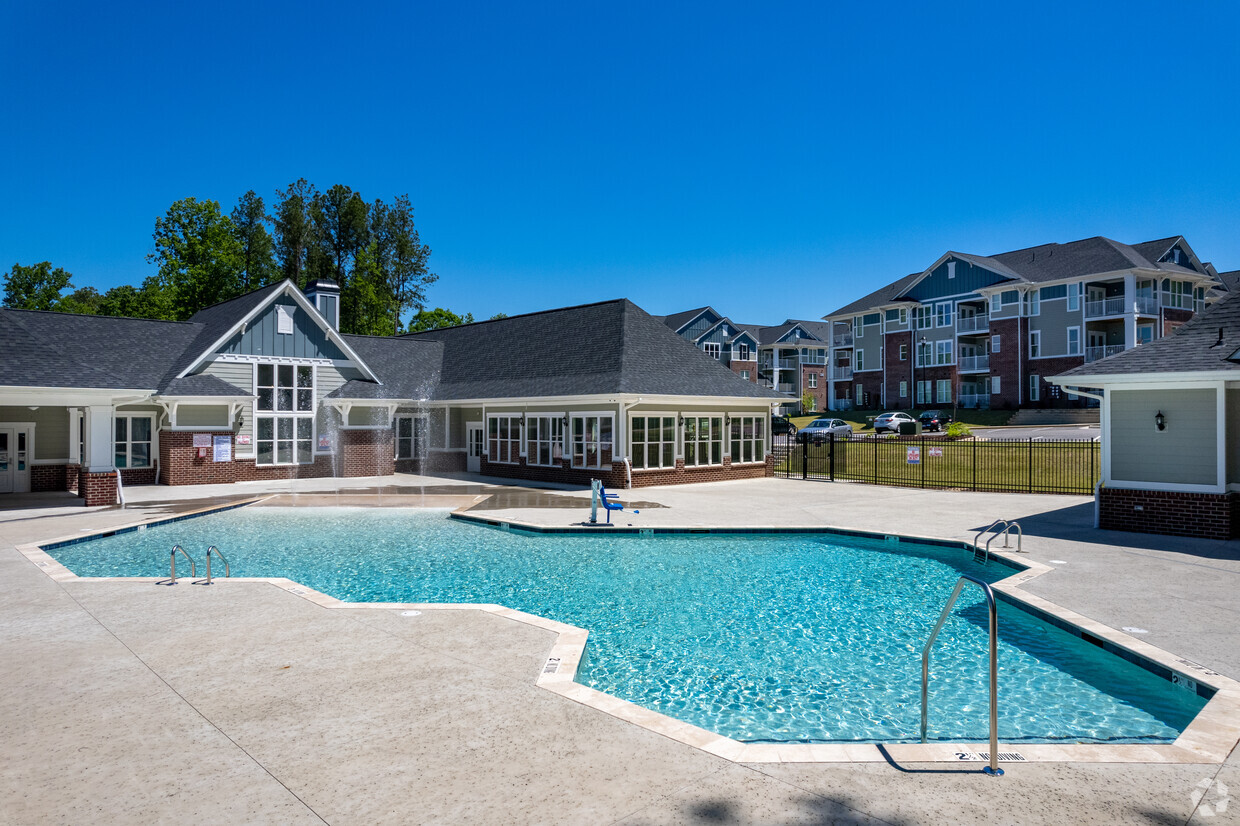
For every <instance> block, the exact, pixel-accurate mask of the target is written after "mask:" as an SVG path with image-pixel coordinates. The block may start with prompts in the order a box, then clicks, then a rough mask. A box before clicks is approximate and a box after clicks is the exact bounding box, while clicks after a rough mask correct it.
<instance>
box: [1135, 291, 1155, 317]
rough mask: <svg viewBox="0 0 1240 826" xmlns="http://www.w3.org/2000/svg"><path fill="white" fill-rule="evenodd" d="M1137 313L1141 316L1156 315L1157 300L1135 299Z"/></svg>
mask: <svg viewBox="0 0 1240 826" xmlns="http://www.w3.org/2000/svg"><path fill="white" fill-rule="evenodd" d="M1137 312H1138V313H1140V314H1141V315H1158V300H1157V299H1155V298H1142V297H1140V296H1138V297H1137Z"/></svg>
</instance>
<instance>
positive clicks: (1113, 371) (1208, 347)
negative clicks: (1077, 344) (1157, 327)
mask: <svg viewBox="0 0 1240 826" xmlns="http://www.w3.org/2000/svg"><path fill="white" fill-rule="evenodd" d="M1237 350H1240V292H1230V293H1227V294H1226V295H1224V296H1223V297H1222V298H1220V299H1219V300H1218V301H1217V302H1215V303H1214V304H1212V305H1210V306H1208V307H1206V309H1205V310H1203V311H1202V312H1201V313H1200V314H1199V315H1197V316H1195V317H1194V318H1193V319H1192V320H1191V321H1189V322H1187V323H1186V324H1183V325H1181V326H1180V328H1179V329H1178V330H1176V331H1175V332H1174V333H1172V334H1171V335H1169V336H1166V337H1164V338H1160V339H1158V340H1157V341H1152V342H1150V343H1149V344H1142V345H1141V346H1139V347H1134V348H1132V349H1131V350H1125V351H1123V352H1122V353H1116V354H1115V355H1113V356H1110V357H1108V358H1104V359H1100V360H1099V361H1095V362H1092V363H1090V364H1082V365H1081V366H1080V367H1074V368H1073V369H1071V370H1068V371H1067V372H1064V373H1060V374H1059V375H1058V376H1056V377H1055V378H1056V379H1060V378H1071V377H1072V376H1122V375H1132V374H1144V373H1197V372H1217V371H1219V370H1226V371H1240V364H1236V363H1235V362H1232V361H1229V360H1228V359H1229V357H1230V356H1231V355H1232V354H1233V353H1235V352H1236V351H1237Z"/></svg>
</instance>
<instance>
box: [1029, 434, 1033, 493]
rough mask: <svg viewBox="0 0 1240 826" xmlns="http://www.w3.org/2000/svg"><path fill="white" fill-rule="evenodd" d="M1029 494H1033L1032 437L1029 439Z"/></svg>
mask: <svg viewBox="0 0 1240 826" xmlns="http://www.w3.org/2000/svg"><path fill="white" fill-rule="evenodd" d="M1029 492H1030V493H1033V437H1032V436H1030V437H1029Z"/></svg>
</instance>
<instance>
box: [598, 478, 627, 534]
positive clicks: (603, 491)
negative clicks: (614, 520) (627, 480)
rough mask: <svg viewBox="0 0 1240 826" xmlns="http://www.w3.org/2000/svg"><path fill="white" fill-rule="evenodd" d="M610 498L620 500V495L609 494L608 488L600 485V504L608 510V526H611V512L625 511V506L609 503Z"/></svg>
mask: <svg viewBox="0 0 1240 826" xmlns="http://www.w3.org/2000/svg"><path fill="white" fill-rule="evenodd" d="M608 497H610V498H611V499H618V498H619V497H620V494H618V493H608V492H607V488H605V487H602V486H601V485H600V486H599V489H598V498H599V502H600V503H601V504H602V505H603V507H604V508H605V509H606V510H607V524H608V525H610V524H611V512H612V511H622V510H624V505H621V504H620V503H619V502H611V501H608Z"/></svg>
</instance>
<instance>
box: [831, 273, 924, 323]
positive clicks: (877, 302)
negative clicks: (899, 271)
mask: <svg viewBox="0 0 1240 826" xmlns="http://www.w3.org/2000/svg"><path fill="white" fill-rule="evenodd" d="M922 275H923V273H919V272H914V273H909V274H908V275H906V276H904V277H903V278H901V279H898V280H896V281H893V282H891V283H890V284H888V285H887V286H885V287H880V288H878V289H877V290H875V291H874V292H872V293H870V294H869V295H867V296H863V297H862V298H858V299H857V300H856V301H854V302H852V303H851V304H845V305H844V306H843V307H840V308H839V309H838V310H836V311H835V312H833V313H827V314H826V315H825V316H823V318H824V319H826V318H834V317H835V316H841V315H856V314H857V313H863V312H865V311H867V310H873V309H874V308H876V307H881V306H883V305H884V304H893V303H895V302H896V301H898V300H899V298H898V296H899V295H900V293H902V292H904V291H905V290H907V289H908V288H909V287H911V286H913V282H915V281H917V279H919V278H921V277H922ZM906 300H909V301H910V302H911V299H906ZM911 303H916V302H911Z"/></svg>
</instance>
